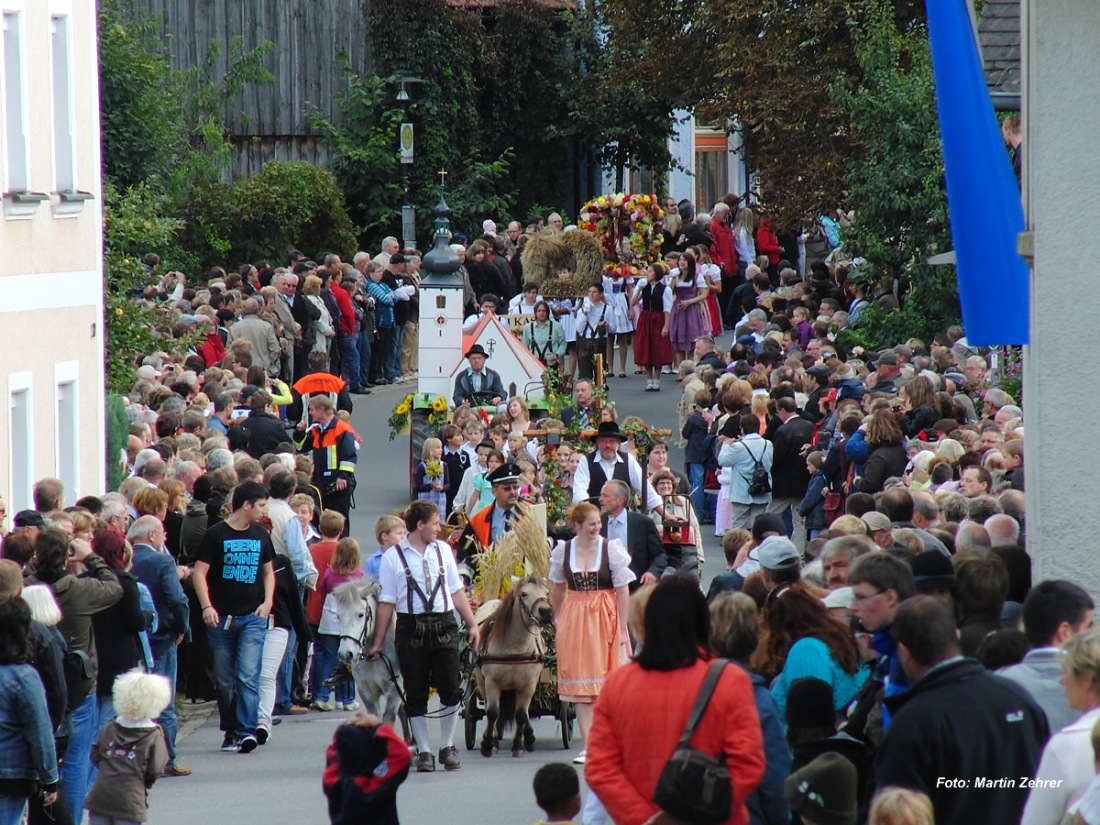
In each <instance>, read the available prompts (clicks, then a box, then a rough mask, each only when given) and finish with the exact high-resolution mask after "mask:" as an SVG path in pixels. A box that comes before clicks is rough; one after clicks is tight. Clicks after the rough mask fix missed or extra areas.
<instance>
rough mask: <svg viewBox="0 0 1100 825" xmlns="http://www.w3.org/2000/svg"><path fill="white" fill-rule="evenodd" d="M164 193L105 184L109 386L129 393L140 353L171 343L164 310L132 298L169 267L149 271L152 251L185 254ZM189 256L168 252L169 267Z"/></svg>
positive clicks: (178, 223)
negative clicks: (161, 332) (165, 335)
mask: <svg viewBox="0 0 1100 825" xmlns="http://www.w3.org/2000/svg"><path fill="white" fill-rule="evenodd" d="M166 211H167V210H166V208H165V204H164V197H163V195H159V194H157V193H155V192H153V191H152V190H151V189H150V188H149V187H147V186H145V185H144V184H137V185H135V186H131V187H129V188H128V189H126V190H123V191H121V192H120V191H119V190H118V189H116V188H115V187H114V186H113V185H112V184H110V183H107V184H106V185H105V187H104V218H103V224H104V249H103V254H104V273H105V279H106V290H105V293H106V294H105V304H106V309H105V315H106V323H107V336H106V349H107V365H106V366H107V388H108V390H110V391H111V392H116V393H126V392H129V390H130V388H131V387H133V385H134V380H135V378H136V375H135V371H134V370H135V365H136V360H137V358H138V356H140V355H145V354H147V353H150V352H153V351H155V350H157V349H161V348H162V347H163V346H164V344H165V342H164V341H163V339H161V338H159V337H158V336H157V333H156V329H157V328H158V327H159V326H161V325H162V321H163V318H162V315H161V313H160V312H158V311H157V310H156V309H155V308H153V307H152V306H146V305H145V304H144V303H138V302H135V301H133V300H132V297H133V296H134V295H135V294H138V295H140V294H141V293H142V292H143V291H144V289H145V288H146V287H150V286H153V285H154V284H155V282H156V276H157V275H158V274H159V273H160V272H161V271H164V269H163V268H162V269H160V270H155V271H154V272H151V273H146V271H145V269H144V268H143V267H142V265H141V260H142V258H143V257H144V255H145V254H146V253H147V252H149V251H150V250H158V251H161V254H162V256H164V255H167V254H169V252H170V251H175V252H176V253H177V254H179V253H180V247H179V243H178V239H177V235H178V233H179V231H180V229H181V228H182V226H183V222H182V221H180V220H177V219H174V218H170V217H166V215H165V213H166ZM184 257H185V256H183V255H181V256H180V258H179V259H177V260H175V261H173V260H172V259H171V258H169V257H162V263H163V264H167V268H168V269H174V268H176V267H175V266H173V264H175V263H179V262H180V261H181V260H183V259H184Z"/></svg>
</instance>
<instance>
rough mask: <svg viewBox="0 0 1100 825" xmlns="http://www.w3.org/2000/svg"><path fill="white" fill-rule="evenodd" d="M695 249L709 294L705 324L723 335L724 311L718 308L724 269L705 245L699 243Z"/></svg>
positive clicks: (712, 330)
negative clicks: (714, 259) (712, 257)
mask: <svg viewBox="0 0 1100 825" xmlns="http://www.w3.org/2000/svg"><path fill="white" fill-rule="evenodd" d="M694 251H695V260H696V262H697V264H698V267H699V272H701V273H702V275H703V280H705V281H706V282H707V290H708V294H707V300H706V303H705V304H704V306H705V307H706V308H707V318H708V319H709V323H708V324H707V325H705V326H706V327H707V329H709V330H710V333H711V335H715V336H717V335H721V334H722V311H721V310H720V309H719V308H718V295H719V293H721V291H722V270H721V269H720V268H719V267H718V264H716V263H714V261H712V260H711V258H710V252H709V250H707V248H706V247H705V246H703V245H702V244H699V246H696V247H694Z"/></svg>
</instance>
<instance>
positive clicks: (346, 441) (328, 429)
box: [296, 395, 359, 535]
mask: <svg viewBox="0 0 1100 825" xmlns="http://www.w3.org/2000/svg"><path fill="white" fill-rule="evenodd" d="M309 415H310V418H311V419H312V421H313V423H312V424H310V425H309V427H307V428H306V430H305V432H303V433H302V435H301V438H300V439H298V440H297V442H296V443H297V445H298V449H299V450H301V451H302V452H306V451H307V450H311V451H312V455H313V484H314V485H315V486H316V487H317V489H318V490H320V491H321V501H322V503H323V505H324V506H325V508H326V509H329V510H336V511H337V512H339V513H340V514H342V515H343V516H344V518H345V519H348V520H349V521H350V518H349V516H350V510H351V502H352V494H353V493H354V491H355V467H356V463H357V461H358V458H359V453H358V447H357V445H356V439H355V430H353V429H352V427H351V425H350V424H348V423H347V422H346V421H344V420H343V419H340V418H337V417H336V407H335V405H334V404H333V403H332V399H331V398H329V397H328V396H327V395H315V396H312V397H311V398H310V399H309ZM344 529H345V533H344V534H345V535H347V528H346V527H345V528H344Z"/></svg>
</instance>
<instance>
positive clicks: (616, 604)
mask: <svg viewBox="0 0 1100 825" xmlns="http://www.w3.org/2000/svg"><path fill="white" fill-rule="evenodd" d="M567 518H568V519H569V522H570V524H571V525H572V526H573V529H574V530H575V531H576V538H573V539H570V540H569V541H567V542H565V541H559V542H558V543H557V545H556V546H555V547H554V551H553V552H552V553H551V554H550V581H551V583H552V585H553V603H554V623H555V628H556V630H555V637H556V640H557V649H558V695H559V697H561V700H562V701H563V702H572V703H573V705H574V707H575V709H576V712H577V723H578V725H579V726H580V729H581V739H582V740H584V741H585V742H587V741H588V731H589V728H591V726H592V715H593V713H594V708H595V704H596V699H597V698H598V697H599V695H600V690H601V689H602V688H603V683H604V679H605V678H606V676H607V674H608V673H609V672H610V671H611V670H613V669H614V668H616V667H618V666H619V665H621V664H623V663H624V662H626V661H627V660H628V659H629V658H630V636H629V634H628V632H627V627H626V617H627V611H626V606H627V599H628V597H629V593H628V590H627V585H629V584H630V583H631V582H632V581H634V578H635V577H634V573H633V572H632V571H631V569H630V554H629V553H628V552H627V550H626V548H625V547H623V544H622V542H621V541H619V540H618V539H612V540H611V541H608V540H607V539H604V538H602V537H601V536H600V530H601V528H602V526H603V522H602V520H601V518H600V510H599V508H598V507H596V505H594V504H590V503H589V502H587V501H583V502H580V503H579V504H574V505H573V506H572V507H571V508H569V511H568V513H567ZM574 761H575V762H581V763H583V761H584V751H583V750H582V751H581V754H580V756H578V757H577V759H575V760H574Z"/></svg>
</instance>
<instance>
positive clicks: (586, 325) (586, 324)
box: [532, 301, 607, 341]
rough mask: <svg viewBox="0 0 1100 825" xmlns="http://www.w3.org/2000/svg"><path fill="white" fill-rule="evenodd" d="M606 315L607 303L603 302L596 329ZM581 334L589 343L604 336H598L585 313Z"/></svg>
mask: <svg viewBox="0 0 1100 825" xmlns="http://www.w3.org/2000/svg"><path fill="white" fill-rule="evenodd" d="M606 314H607V301H604V302H603V306H602V307H601V308H600V320H598V321H597V322H596V327H598V326H599V325H600V324H602V323H603V318H604V316H605V315H606ZM582 332H583V336H582V337H584V338H587V339H588V340H590V341H591V340H593V339H596V338H603V337H605V335H604V334H600V333H598V332H596V328H595V327H593V326H592V322H591V321H590V320H589V315H588V313H587V312H586V313H585V314H584V330H582ZM589 333H592V334H589ZM532 337H534V336H533V335H532Z"/></svg>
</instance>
